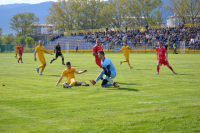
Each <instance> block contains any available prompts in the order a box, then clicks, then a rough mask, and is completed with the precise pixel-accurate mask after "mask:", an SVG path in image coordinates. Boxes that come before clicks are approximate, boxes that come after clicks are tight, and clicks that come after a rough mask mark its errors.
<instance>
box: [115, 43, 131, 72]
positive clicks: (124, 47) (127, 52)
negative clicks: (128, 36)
mask: <svg viewBox="0 0 200 133" xmlns="http://www.w3.org/2000/svg"><path fill="white" fill-rule="evenodd" d="M130 50H131V49H130V47H129V46H126V43H124V46H123V47H122V48H121V49H120V50H118V51H116V52H120V51H123V52H124V57H125V59H126V60H124V61H120V65H121V64H122V63H124V62H128V65H129V67H130V69H132V68H133V67H132V66H131V65H130V63H129V51H130Z"/></svg>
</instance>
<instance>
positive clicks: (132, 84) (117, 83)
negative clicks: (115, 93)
mask: <svg viewBox="0 0 200 133" xmlns="http://www.w3.org/2000/svg"><path fill="white" fill-rule="evenodd" d="M117 84H119V85H137V84H131V83H121V82H117Z"/></svg>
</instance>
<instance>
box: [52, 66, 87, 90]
mask: <svg viewBox="0 0 200 133" xmlns="http://www.w3.org/2000/svg"><path fill="white" fill-rule="evenodd" d="M66 66H67V69H65V70H64V71H63V72H62V75H61V77H60V79H59V80H58V82H57V84H56V85H55V86H57V85H58V84H59V83H60V82H61V81H62V79H63V77H64V76H66V77H67V82H68V84H69V87H72V86H81V85H82V84H85V85H82V86H89V84H86V82H77V81H76V80H75V76H74V73H76V74H82V73H86V72H87V70H84V71H77V70H76V69H75V68H73V67H71V63H70V62H67V63H66Z"/></svg>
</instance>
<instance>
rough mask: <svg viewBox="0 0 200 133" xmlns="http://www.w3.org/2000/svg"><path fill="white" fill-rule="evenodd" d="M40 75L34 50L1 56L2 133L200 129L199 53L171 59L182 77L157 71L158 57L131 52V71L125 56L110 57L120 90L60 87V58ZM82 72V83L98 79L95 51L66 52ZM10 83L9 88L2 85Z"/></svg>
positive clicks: (80, 77) (97, 85)
mask: <svg viewBox="0 0 200 133" xmlns="http://www.w3.org/2000/svg"><path fill="white" fill-rule="evenodd" d="M45 57H46V61H47V63H48V64H47V67H46V69H45V70H44V73H43V74H44V75H43V76H39V75H38V73H37V72H36V69H35V68H36V67H37V66H40V65H41V64H40V62H39V60H37V62H34V61H33V60H34V58H33V53H32V54H31V53H25V54H23V62H24V63H23V64H21V63H19V64H18V63H17V60H16V59H15V58H14V53H12V54H11V53H1V54H0V132H19V133H21V132H48V133H50V132H112V133H115V132H153V133H154V132H200V74H199V73H200V69H199V68H200V60H199V57H200V55H199V54H178V55H173V54H169V63H170V65H171V66H172V67H173V68H174V70H175V71H176V72H177V73H178V74H177V75H175V74H173V73H172V72H171V71H170V70H169V69H168V68H167V67H161V69H160V75H155V74H156V64H157V60H156V55H155V54H130V63H131V65H132V66H134V68H133V69H132V70H130V69H129V67H128V65H127V63H123V64H122V65H120V63H119V61H120V60H124V57H123V54H122V53H117V54H114V53H112V54H111V53H108V54H106V57H108V58H110V59H111V60H112V62H113V63H114V65H115V67H116V69H117V77H116V78H115V79H114V81H116V82H117V83H118V84H119V85H120V88H113V87H110V88H102V87H100V84H101V81H99V82H98V83H97V84H96V85H95V86H93V85H91V84H90V86H89V87H73V88H70V89H63V88H62V83H63V82H66V81H67V80H66V77H65V78H64V79H63V80H62V82H61V84H59V86H57V87H55V86H54V85H55V84H56V83H57V81H58V79H59V77H60V75H61V73H62V71H63V70H64V69H65V68H66V67H65V66H62V65H61V58H58V59H57V60H56V61H54V62H53V64H50V63H49V62H50V60H51V59H52V58H54V56H51V55H47V54H46V55H45ZM64 57H65V62H66V61H71V63H72V66H73V67H75V68H76V69H77V70H84V69H87V70H88V72H87V73H84V74H81V75H77V74H76V80H77V81H86V82H87V83H89V80H90V79H95V78H96V77H97V76H98V74H99V73H100V71H101V69H100V68H99V67H98V66H97V65H96V64H95V63H94V57H93V56H92V54H91V53H84V54H83V53H77V54H75V53H70V54H64ZM3 85H5V86H3Z"/></svg>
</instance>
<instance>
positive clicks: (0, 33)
mask: <svg viewBox="0 0 200 133" xmlns="http://www.w3.org/2000/svg"><path fill="white" fill-rule="evenodd" d="M1 35H2V28H0V45H1V44H2V38H1Z"/></svg>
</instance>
